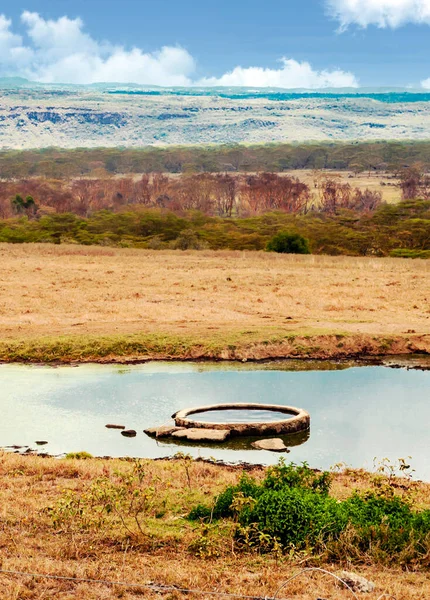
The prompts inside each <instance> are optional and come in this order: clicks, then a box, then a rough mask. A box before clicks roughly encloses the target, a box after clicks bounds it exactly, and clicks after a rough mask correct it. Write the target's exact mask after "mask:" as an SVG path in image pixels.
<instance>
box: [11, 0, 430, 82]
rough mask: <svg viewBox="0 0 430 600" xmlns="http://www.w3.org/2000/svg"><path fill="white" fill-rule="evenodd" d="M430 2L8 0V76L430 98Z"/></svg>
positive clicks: (405, 0) (400, 0) (395, 0)
mask: <svg viewBox="0 0 430 600" xmlns="http://www.w3.org/2000/svg"><path fill="white" fill-rule="evenodd" d="M429 57H430V0H283V1H280V0H265V1H264V2H262V1H261V0H258V1H257V0H215V1H213V2H203V1H202V2H199V1H198V0H181V1H180V2H179V1H178V0H73V1H71V0H27V1H26V3H25V4H20V3H17V2H16V0H2V2H1V4H0V76H3V77H9V76H21V77H26V78H28V79H31V80H36V81H42V82H48V83H51V82H53V83H94V82H100V81H105V82H119V83H140V84H148V85H162V86H175V85H181V86H182V85H183V86H189V85H226V86H234V85H244V86H247V87H283V88H311V89H316V88H324V87H359V86H361V87H383V86H391V87H394V86H398V87H413V88H426V89H430V60H429Z"/></svg>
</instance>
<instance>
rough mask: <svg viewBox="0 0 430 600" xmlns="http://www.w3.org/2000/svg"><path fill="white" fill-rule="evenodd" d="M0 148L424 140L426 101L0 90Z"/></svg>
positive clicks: (429, 113)
mask: <svg viewBox="0 0 430 600" xmlns="http://www.w3.org/2000/svg"><path fill="white" fill-rule="evenodd" d="M0 98H1V100H0V147H2V148H43V147H49V146H58V147H63V148H72V147H77V146H80V147H95V146H107V147H109V146H128V147H133V146H146V145H173V144H228V143H266V142H294V141H300V142H303V141H322V140H327V141H329V140H345V141H347V140H371V139H398V140H402V139H403V140H404V139H415V140H417V139H428V138H430V102H428V101H424V100H423V101H418V102H413V103H410V102H404V101H399V102H389V103H388V102H381V101H379V100H376V99H374V98H372V97H369V98H363V97H357V98H353V97H348V96H342V95H340V96H339V97H338V98H332V97H323V96H322V97H300V98H291V99H286V100H285V99H277V98H275V99H271V98H269V97H265V96H262V97H252V98H248V97H236V96H235V97H224V96H221V95H218V96H217V95H216V94H212V95H193V93H192V91H190V92H189V94H186V95H184V94H175V93H172V91H171V90H170V91H166V93H163V92H162V91H161V92H159V93H157V94H156V95H151V94H148V95H145V94H142V95H140V94H130V93H129V92H124V93H121V92H118V91H116V92H115V94H111V93H109V92H108V91H103V90H94V89H91V90H88V89H85V88H70V89H61V90H55V89H44V88H40V87H39V88H34V89H32V88H26V89H22V88H18V87H17V88H16V89H11V88H8V89H7V90H6V89H3V90H0Z"/></svg>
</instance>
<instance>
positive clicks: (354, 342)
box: [0, 333, 430, 369]
mask: <svg viewBox="0 0 430 600" xmlns="http://www.w3.org/2000/svg"><path fill="white" fill-rule="evenodd" d="M231 341H232V342H234V341H236V340H234V339H232V340H231ZM392 359H396V361H397V363H395V364H391V365H388V366H397V364H398V365H399V366H403V364H402V363H403V362H404V363H408V362H409V361H416V365H415V368H424V369H428V368H430V334H421V335H414V336H406V335H402V336H386V335H380V336H378V335H363V334H359V335H353V334H349V335H348V334H346V335H345V334H340V333H339V334H334V333H330V334H322V335H318V334H316V335H293V334H289V335H287V336H273V337H272V338H271V339H264V340H254V341H252V342H248V343H243V342H242V343H241V341H240V340H239V339H237V344H236V343H230V344H228V345H223V344H222V343H217V342H216V341H215V342H213V341H212V342H211V341H210V340H204V339H203V340H201V339H200V340H198V339H195V340H192V339H190V338H186V337H184V338H180V337H173V336H172V337H170V336H169V337H167V336H164V335H163V336H161V335H155V334H153V335H136V334H132V335H130V336H126V335H123V336H85V337H81V336H58V337H53V338H51V337H44V338H30V339H25V340H14V339H12V340H0V364H10V363H22V364H54V365H63V364H64V365H68V364H69V365H76V364H89V363H93V364H129V365H132V364H142V363H147V362H150V361H172V362H176V361H181V362H190V361H195V362H210V361H212V362H220V363H222V362H242V363H246V362H249V363H255V364H258V363H264V362H269V361H288V360H291V361H292V360H300V361H309V362H311V361H321V362H330V361H333V362H339V363H342V362H348V361H352V362H358V363H360V362H363V363H364V364H373V365H384V364H386V363H387V361H388V362H392ZM405 366H408V365H407V364H405Z"/></svg>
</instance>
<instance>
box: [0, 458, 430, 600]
mask: <svg viewBox="0 0 430 600" xmlns="http://www.w3.org/2000/svg"><path fill="white" fill-rule="evenodd" d="M142 464H143V472H144V479H143V481H144V482H145V485H147V486H150V487H155V489H156V492H157V493H156V497H155V499H154V501H153V502H152V503H151V504H150V505H149V506H148V507H147V509H146V511H145V514H144V515H142V516H141V527H142V531H139V530H138V529H137V528H136V524H135V523H134V524H133V522H132V519H129V518H128V516H129V515H127V519H126V521H125V522H124V524H125V525H126V526H127V527H128V528H129V529H127V528H126V527H124V524H123V525H121V522H119V523H118V524H117V526H116V527H107V526H106V525H102V524H97V518H96V516H95V520H94V521H93V522H91V523H88V524H87V525H86V526H85V527H81V526H80V524H79V520H78V518H76V520H75V519H74V518H72V513H70V515H67V513H66V519H65V520H63V521H62V522H61V523H60V522H58V521H56V515H58V510H59V506H60V504H59V502H61V498H63V500H64V498H66V497H69V498H70V497H71V495H76V494H77V495H79V496H80V497H81V498H85V494H86V493H87V492H88V490H89V489H90V488H91V486H94V484H95V485H99V486H102V484H101V483H97V482H101V481H103V482H105V484H106V483H107V482H111V483H112V484H113V485H121V484H120V479H119V478H118V472H121V473H123V474H127V473H131V472H132V465H131V464H130V463H127V462H124V461H120V460H111V461H107V460H95V459H90V460H85V461H83V460H75V459H66V460H58V459H52V458H45V459H44V458H40V457H33V456H29V457H25V456H24V457H23V456H18V455H10V454H0V506H1V511H0V524H1V527H0V547H1V559H2V560H1V568H2V569H4V570H16V571H24V572H32V573H46V574H54V575H55V574H58V575H62V576H66V577H81V578H91V579H99V580H100V579H102V580H109V581H126V582H133V583H138V584H149V583H153V584H155V585H159V586H163V585H164V586H178V587H183V588H192V589H203V590H205V591H215V590H216V591H218V592H230V593H237V594H247V595H251V596H257V597H263V598H264V597H265V596H266V595H267V596H273V594H274V593H275V591H276V589H277V588H278V587H279V586H280V585H281V584H282V583H283V582H285V581H286V580H287V579H288V578H289V577H290V576H292V575H293V574H295V573H298V572H299V571H300V570H301V569H303V568H304V567H309V566H319V567H323V568H326V569H328V570H330V571H331V572H332V573H338V572H339V571H340V570H341V569H343V568H347V569H348V570H352V571H354V572H356V573H359V574H361V575H362V576H364V577H366V578H368V579H370V580H371V581H373V582H374V583H375V585H376V589H375V592H374V593H372V594H363V595H361V594H360V597H361V596H363V598H366V599H367V600H376V599H377V598H379V597H380V596H381V594H383V593H387V594H391V595H392V596H390V597H394V598H395V599H396V600H428V597H429V596H428V591H429V589H430V575H429V573H428V572H426V571H425V570H423V571H417V572H413V571H404V570H402V569H401V567H399V566H391V567H388V566H387V567H384V566H381V565H375V564H373V563H372V561H371V560H370V559H369V560H368V561H364V562H363V561H362V560H361V561H358V562H355V563H354V564H352V563H349V562H348V561H343V562H342V561H341V562H340V563H336V564H328V563H326V562H324V560H322V559H321V558H319V557H318V556H315V555H314V556H312V555H311V554H308V553H306V552H296V553H291V554H290V555H288V554H287V555H282V556H281V555H277V554H276V553H273V552H272V553H266V554H265V553H262V554H260V553H258V552H256V551H255V550H252V549H248V550H246V549H244V548H242V547H238V546H237V545H236V542H235V541H234V536H233V530H234V527H235V524H234V523H232V522H231V521H227V520H223V521H221V522H220V523H219V526H216V525H205V524H200V523H198V522H190V521H188V520H187V519H186V518H184V517H185V516H186V515H187V514H188V513H189V511H190V509H191V508H192V507H193V506H195V505H196V504H197V503H198V502H205V503H210V502H211V501H212V499H213V498H214V496H216V495H217V494H219V492H220V491H221V490H223V489H224V488H225V486H226V485H231V484H235V483H237V481H238V479H239V477H240V474H241V471H240V469H238V468H234V467H221V466H216V465H211V464H207V463H202V462H191V463H187V462H186V460H185V459H178V460H175V461H144V462H143V463H142ZM250 474H251V475H252V476H254V477H256V478H257V479H260V478H261V477H262V476H263V474H264V473H263V469H261V468H260V467H255V468H253V470H252V471H251V473H250ZM381 481H384V480H383V479H381V478H380V477H375V475H372V474H370V473H365V472H362V471H346V472H344V473H340V474H337V475H335V476H334V481H333V485H332V494H333V496H334V497H335V498H338V499H344V498H345V497H346V496H349V495H350V494H351V493H352V491H353V490H358V491H361V492H363V491H365V490H370V489H372V488H373V489H375V487H374V486H375V485H379V484H380V483H381ZM392 485H393V489H394V490H395V493H396V494H400V495H402V494H405V493H408V494H409V495H410V497H411V498H413V504H414V506H415V507H416V508H417V509H419V510H422V509H425V508H429V507H430V504H429V497H430V494H429V492H430V487H429V484H424V483H418V482H409V481H408V480H407V479H403V480H397V481H395V480H393V481H392ZM63 506H64V504H63ZM62 514H63V516H64V514H65V513H64V512H63V513H62ZM287 590H288V593H287ZM0 596H1V598H2V599H3V600H17V599H32V598H33V599H35V598H56V599H57V598H58V599H59V600H66V599H67V600H69V599H71V598H80V599H81V600H92V599H96V598H97V599H100V598H106V599H108V598H109V599H110V598H124V599H125V598H135V597H144V598H163V599H165V600H168V599H169V600H175V599H176V600H179V599H181V598H184V597H189V598H196V599H200V598H205V597H207V596H203V595H201V594H193V595H185V594H182V593H180V592H179V591H169V592H168V591H165V592H163V591H161V592H158V593H156V592H153V591H150V590H147V589H138V588H135V589H133V588H126V587H120V586H118V585H113V586H111V585H106V584H101V583H98V584H97V583H96V584H94V583H73V582H70V581H56V580H47V579H38V578H32V577H23V576H18V577H17V576H12V575H7V574H0ZM280 597H281V598H289V599H291V600H292V599H297V600H315V599H316V598H330V600H344V599H345V598H349V597H351V598H352V595H351V594H350V593H349V592H347V591H346V590H342V589H340V588H339V587H338V586H337V585H336V584H335V583H334V582H333V581H332V579H331V578H329V577H327V576H324V575H322V574H314V575H312V576H309V575H305V576H302V577H300V578H298V579H296V580H295V581H294V582H292V583H291V584H290V585H289V587H288V588H287V589H286V590H285V591H284V593H281V594H280Z"/></svg>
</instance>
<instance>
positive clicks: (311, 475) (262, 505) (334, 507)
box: [189, 460, 430, 566]
mask: <svg viewBox="0 0 430 600" xmlns="http://www.w3.org/2000/svg"><path fill="white" fill-rule="evenodd" d="M329 490H330V475H329V474H328V473H315V472H314V471H312V470H311V469H309V467H308V466H307V465H306V464H303V465H299V466H298V465H294V464H289V465H287V464H285V462H284V461H282V460H281V461H280V462H279V464H278V465H276V466H275V467H271V468H269V469H268V471H267V474H266V477H265V478H264V479H263V481H262V482H261V483H258V482H256V481H255V480H254V479H252V478H250V477H248V476H247V475H243V477H242V478H241V480H240V482H239V484H238V485H237V486H229V487H227V488H226V489H225V490H224V492H222V493H221V494H220V495H219V496H218V498H217V499H216V501H215V503H214V505H213V507H212V508H210V507H205V506H201V505H200V506H198V507H196V508H195V509H194V510H193V511H192V512H191V513H190V515H189V518H191V519H198V518H200V519H203V520H205V519H207V520H209V519H210V520H212V519H219V518H230V519H231V518H233V519H234V520H235V521H236V522H237V527H236V533H235V537H236V541H237V542H238V544H239V545H242V546H243V547H246V548H249V547H253V548H255V549H257V550H259V551H267V550H272V549H273V550H275V549H276V550H278V549H279V548H280V549H283V550H286V551H290V550H306V551H313V552H318V553H325V554H326V556H327V557H328V558H330V559H332V560H344V559H349V560H353V559H358V560H364V559H365V558H366V559H368V558H369V557H371V558H372V559H373V560H375V561H377V562H384V563H390V562H400V563H402V564H403V565H413V566H417V565H418V566H428V565H427V563H428V556H429V555H430V510H425V511H421V512H419V511H414V510H413V509H412V508H411V506H410V504H409V503H408V502H407V501H405V500H404V499H402V498H400V497H398V496H395V495H394V494H393V493H392V489H390V490H389V491H388V492H385V491H384V490H378V491H377V492H374V491H368V492H365V493H361V494H359V493H358V492H355V493H354V494H353V495H352V496H351V497H349V498H347V499H346V500H342V501H340V500H336V499H335V498H333V497H331V496H330V494H329Z"/></svg>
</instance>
